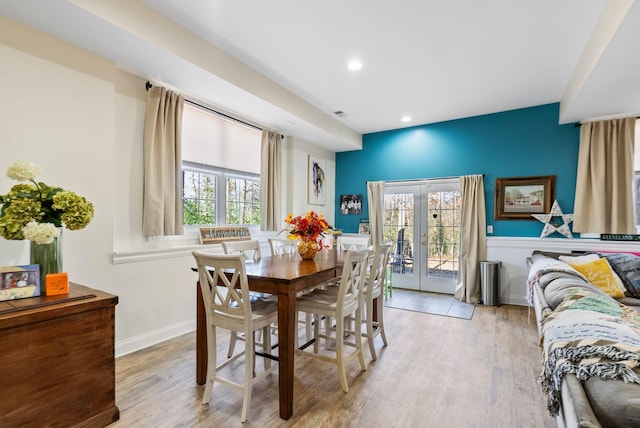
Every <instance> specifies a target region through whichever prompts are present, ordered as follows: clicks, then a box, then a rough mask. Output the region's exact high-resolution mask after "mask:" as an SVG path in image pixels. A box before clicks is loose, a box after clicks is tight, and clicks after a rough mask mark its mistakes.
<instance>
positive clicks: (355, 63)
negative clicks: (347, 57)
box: [347, 59, 362, 71]
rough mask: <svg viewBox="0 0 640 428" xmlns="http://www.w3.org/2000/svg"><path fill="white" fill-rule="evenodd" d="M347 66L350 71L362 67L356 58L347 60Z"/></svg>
mask: <svg viewBox="0 0 640 428" xmlns="http://www.w3.org/2000/svg"><path fill="white" fill-rule="evenodd" d="M347 68H348V69H349V70H351V71H357V70H360V69H361V68H362V63H361V62H360V61H359V60H357V59H353V60H351V61H349V64H347Z"/></svg>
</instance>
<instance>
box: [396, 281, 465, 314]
mask: <svg viewBox="0 0 640 428" xmlns="http://www.w3.org/2000/svg"><path fill="white" fill-rule="evenodd" d="M384 306H385V307H388V308H396V309H404V310H408V311H414V312H423V313H425V314H433V315H442V316H447V317H453V318H462V319H466V320H470V319H471V317H472V316H473V309H474V308H475V306H474V305H472V304H470V303H462V302H460V301H459V300H458V299H456V298H455V297H453V296H452V295H450V294H439V293H428V292H424V291H414V290H403V289H400V288H394V289H393V293H392V294H391V296H390V297H388V298H387V300H385V302H384Z"/></svg>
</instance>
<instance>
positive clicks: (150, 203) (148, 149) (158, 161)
mask: <svg viewBox="0 0 640 428" xmlns="http://www.w3.org/2000/svg"><path fill="white" fill-rule="evenodd" d="M183 107H184V99H183V97H182V95H180V94H177V93H175V92H171V91H168V90H167V89H165V88H162V87H159V86H152V87H151V88H150V89H149V92H148V94H147V113H146V116H145V122H144V200H143V213H142V233H143V235H144V236H161V235H182V234H183V233H184V231H183V218H182V217H183V215H182V152H181V134H182V109H183Z"/></svg>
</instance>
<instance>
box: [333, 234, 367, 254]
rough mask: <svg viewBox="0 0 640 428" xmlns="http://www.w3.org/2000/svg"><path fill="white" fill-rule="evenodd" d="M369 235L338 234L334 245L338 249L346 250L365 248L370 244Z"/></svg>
mask: <svg viewBox="0 0 640 428" xmlns="http://www.w3.org/2000/svg"><path fill="white" fill-rule="evenodd" d="M370 242H371V236H369V235H359V236H345V235H340V236H338V240H337V244H336V247H337V249H338V251H346V250H353V249H356V248H357V249H362V248H367V247H368V246H369V245H370Z"/></svg>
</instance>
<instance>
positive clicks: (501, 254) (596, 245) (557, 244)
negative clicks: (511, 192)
mask: <svg viewBox="0 0 640 428" xmlns="http://www.w3.org/2000/svg"><path fill="white" fill-rule="evenodd" d="M534 250H545V251H554V252H571V251H573V250H578V251H599V250H606V251H640V242H617V241H600V240H599V239H567V238H517V237H487V260H490V261H501V262H502V268H501V270H500V303H501V304H511V305H522V306H528V303H527V257H529V256H530V255H531V253H532V252H533V251H534Z"/></svg>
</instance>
